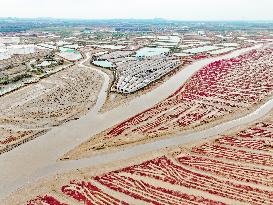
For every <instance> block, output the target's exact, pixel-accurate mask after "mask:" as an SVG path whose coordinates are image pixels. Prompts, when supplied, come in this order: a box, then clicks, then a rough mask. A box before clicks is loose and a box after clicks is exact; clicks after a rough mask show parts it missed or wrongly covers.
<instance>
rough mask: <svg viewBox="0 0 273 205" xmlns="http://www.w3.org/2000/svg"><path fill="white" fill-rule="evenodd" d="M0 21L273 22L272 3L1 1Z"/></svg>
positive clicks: (217, 0)
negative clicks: (38, 18)
mask: <svg viewBox="0 0 273 205" xmlns="http://www.w3.org/2000/svg"><path fill="white" fill-rule="evenodd" d="M0 17H57V18H88V19H111V18H166V19H178V20H273V0H0Z"/></svg>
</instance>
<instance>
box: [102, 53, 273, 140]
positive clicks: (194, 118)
mask: <svg viewBox="0 0 273 205" xmlns="http://www.w3.org/2000/svg"><path fill="white" fill-rule="evenodd" d="M272 51H273V49H269V48H268V49H262V50H255V51H252V52H249V53H247V54H245V55H242V56H239V57H237V58H234V59H230V60H222V61H216V62H214V63H211V64H209V65H208V66H206V67H204V68H202V69H201V70H200V71H199V72H197V73H196V74H195V75H194V76H192V77H191V79H190V80H189V81H188V82H187V83H186V84H184V85H183V86H182V87H181V88H180V89H179V90H177V91H176V92H175V93H174V94H173V95H171V96H170V97H168V98H167V99H166V100H164V101H163V102H161V103H159V104H157V105H156V106H154V107H153V108H151V109H149V110H146V111H144V112H142V113H140V114H138V115H136V116H134V117H132V118H130V119H128V120H126V121H124V122H122V123H120V124H118V125H117V126H115V127H113V128H112V129H110V130H108V132H107V136H106V137H107V138H112V137H117V136H127V135H131V134H135V135H141V136H153V135H158V134H161V133H164V132H174V131H177V130H183V129H185V128H189V127H195V126H199V125H201V124H204V123H206V122H209V121H212V120H215V119H219V118H221V117H223V116H224V115H227V114H229V113H233V112H234V111H236V110H237V109H245V108H247V107H250V106H252V105H255V104H256V103H258V102H260V101H261V100H263V99H265V98H266V97H267V96H270V95H271V94H272V92H273V78H272V76H273V66H272V65H273V64H272V62H273V61H272V60H273V52H272Z"/></svg>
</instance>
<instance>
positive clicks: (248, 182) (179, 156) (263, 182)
mask: <svg viewBox="0 0 273 205" xmlns="http://www.w3.org/2000/svg"><path fill="white" fill-rule="evenodd" d="M272 123H273V110H272V108H271V112H269V113H267V114H266V115H265V116H263V117H261V118H260V119H258V120H256V121H254V122H253V121H252V122H251V123H246V124H241V125H240V126H238V127H234V128H233V129H231V130H228V131H225V132H224V133H221V135H220V136H213V137H210V138H209V139H203V140H200V139H195V140H193V141H190V142H188V143H186V144H183V145H181V144H179V143H177V145H173V146H169V147H168V148H163V149H158V150H156V151H151V152H148V153H147V152H146V153H145V154H140V155H138V156H135V157H131V158H129V159H128V158H126V159H125V160H117V161H112V162H108V163H106V164H98V165H96V166H90V167H88V168H80V166H79V168H78V169H75V170H74V171H70V172H67V173H63V174H58V175H54V176H51V177H48V178H46V179H41V180H40V181H39V182H36V183H35V184H32V185H28V186H27V187H25V188H23V189H20V190H17V191H16V192H15V193H13V194H12V195H11V196H10V197H9V198H7V199H6V200H4V201H3V202H2V204H3V205H13V204H14V205H15V204H16V205H17V204H18V205H19V204H25V203H26V202H27V201H29V200H31V199H37V198H36V196H41V197H43V196H45V195H47V196H52V197H54V198H55V199H57V200H59V201H61V202H63V203H67V204H80V202H78V201H77V200H75V199H73V198H72V197H70V196H69V195H66V194H64V192H63V191H61V188H62V187H63V186H64V185H68V184H71V183H73V182H86V183H87V182H89V183H92V184H93V185H95V186H96V187H99V188H100V191H99V193H107V194H109V195H110V196H112V197H114V198H118V199H119V200H124V201H126V202H127V203H130V204H140V203H141V204H142V203H144V201H142V200H143V199H139V198H135V197H133V196H132V195H130V194H126V195H125V194H123V193H121V192H119V191H116V190H111V189H109V188H108V187H106V186H104V185H102V184H101V183H100V182H98V181H96V180H95V178H96V177H98V178H100V177H101V176H104V175H105V174H106V175H107V174H109V173H110V175H112V174H111V172H112V171H114V172H112V173H118V174H119V173H120V174H121V173H122V176H129V177H132V178H133V179H134V180H135V181H138V180H139V179H142V182H145V183H148V184H151V185H153V186H158V187H162V188H163V187H168V189H171V190H172V189H174V190H177V191H179V192H182V193H184V194H189V195H194V196H195V195H197V196H202V197H204V198H208V199H211V200H216V201H220V202H224V203H228V204H229V203H231V202H232V203H233V204H248V203H251V202H252V200H253V199H257V196H259V195H260V194H261V193H260V192H259V190H262V191H270V190H271V191H272V189H271V187H270V186H271V184H272V181H271V182H270V178H268V177H266V176H263V175H261V174H259V175H255V174H254V175H251V174H250V175H251V176H252V177H251V178H253V181H252V179H251V178H248V177H249V176H250V175H249V169H251V170H252V171H253V172H254V171H255V172H257V173H261V172H265V173H266V172H270V173H272V171H273V170H272V167H270V166H266V165H260V164H259V161H255V160H254V161H253V162H252V161H250V162H240V158H236V159H235V160H228V159H225V158H223V159H222V158H221V161H220V162H221V163H224V164H229V167H233V168H232V169H230V170H225V172H223V170H222V169H223V168H221V166H220V165H221V164H219V165H218V164H215V166H214V168H215V170H216V171H217V172H212V168H211V167H210V169H207V170H206V169H205V170H201V168H198V166H197V167H195V168H192V167H190V166H189V165H188V164H187V163H189V162H190V161H188V160H189V159H191V158H194V157H196V158H197V159H198V160H200V159H202V160H207V161H208V163H211V162H210V160H216V161H217V162H219V161H218V160H219V159H218V158H217V157H213V158H212V157H208V156H206V155H200V154H197V153H196V151H194V149H195V147H197V148H201V147H202V146H203V145H204V144H211V145H214V144H219V142H220V141H219V139H220V138H222V137H223V136H237V134H238V133H245V130H249V129H251V128H256V127H260V126H264V125H265V124H267V125H270V126H271V128H269V127H265V128H266V130H267V133H268V132H271V133H272V125H273V124H272ZM249 133H252V132H249ZM262 137H263V136H260V138H261V139H264V138H262ZM238 139H241V140H244V138H240V137H238ZM268 140H269V141H271V142H272V139H270V138H268ZM220 145H221V146H224V147H226V148H229V147H230V146H228V145H224V144H220ZM246 146H248V145H247V144H246ZM236 149H242V148H240V147H236ZM243 150H246V151H248V152H250V153H252V154H257V153H261V154H264V153H267V154H270V152H268V151H266V150H265V151H257V150H255V148H253V149H252V148H247V149H246V148H245V149H243ZM197 151H198V149H197ZM270 155H272V154H270ZM161 158H164V160H165V159H167V160H170V162H171V163H174V164H175V165H177V166H182V167H183V168H186V169H187V170H189V171H192V172H193V173H195V172H196V173H198V176H200V174H201V175H205V176H206V179H207V180H208V179H211V180H214V183H216V184H217V183H219V180H220V181H226V182H227V187H226V186H223V185H222V186H221V187H222V188H221V189H220V190H221V193H223V195H224V196H219V195H217V193H214V194H210V193H209V192H207V191H205V190H200V189H199V188H198V187H199V186H197V187H195V188H193V189H188V188H186V187H184V186H183V184H178V185H177V186H173V185H170V184H169V183H168V181H164V182H163V180H162V181H161V180H159V179H156V181H155V180H153V177H146V178H139V177H138V175H136V173H127V172H126V171H123V170H126V169H127V168H130V169H133V167H135V168H138V169H139V172H141V170H142V168H141V167H140V166H139V165H140V164H142V163H144V164H145V166H146V164H147V162H149V163H151V165H152V166H150V167H149V170H150V171H151V169H154V168H156V167H157V166H159V165H160V166H162V165H164V164H160V163H159V164H157V163H158V162H160V161H157V160H158V159H161ZM154 160H156V161H155V162H157V163H155V164H154ZM164 163H165V161H164ZM199 163H200V162H199ZM214 163H215V162H214ZM257 163H258V164H257ZM144 164H143V165H142V167H143V168H145V166H144ZM192 166H194V163H192ZM124 168H126V169H124ZM163 168H165V167H160V169H163ZM168 168H170V167H169V166H168ZM204 168H209V166H208V167H206V166H204ZM236 168H237V169H239V170H240V172H243V170H244V169H247V172H246V173H245V175H244V174H243V175H241V174H240V172H231V171H232V170H233V169H236ZM199 169H200V170H199ZM143 173H145V169H143ZM163 173H164V172H162V173H161V174H163ZM165 173H166V174H167V172H165ZM157 176H160V173H159V171H158V172H157ZM171 176H173V175H170V177H171ZM210 177H212V178H210ZM166 179H168V178H166ZM124 180H127V179H126V178H124ZM177 180H178V179H177ZM183 180H186V178H184V179H182V181H183ZM232 183H236V184H240V186H248V187H253V188H255V189H254V191H253V190H251V191H253V193H252V197H246V196H247V194H246V195H245V194H244V193H243V191H241V192H240V194H238V196H237V195H236V197H233V195H225V194H227V193H229V192H230V191H232V192H233V191H235V189H234V188H233V185H232ZM199 185H200V187H202V185H201V184H199ZM79 188H80V187H79ZM208 188H209V189H213V186H209V187H208ZM226 188H228V190H227V189H226ZM237 188H238V187H237ZM85 189H86V190H87V188H85ZM138 189H142V188H141V186H139V187H138ZM80 190H81V189H79V193H81V191H80ZM133 190H134V189H132V191H133ZM215 190H216V191H218V189H215ZM249 191H250V190H249ZM146 192H147V190H146ZM163 193H164V192H163ZM163 193H162V194H163ZM151 194H153V193H151ZM143 196H144V195H143ZM154 197H156V196H154ZM263 197H264V198H263V200H265V201H264V204H269V201H268V200H270V198H268V196H266V195H263ZM193 199H194V198H191V200H193ZM86 200H87V201H90V202H95V200H98V199H97V198H96V194H95V193H94V197H90V198H87V199H86ZM93 200H94V201H93ZM157 200H160V198H159V199H157ZM161 200H162V199H161ZM38 201H39V200H38Z"/></svg>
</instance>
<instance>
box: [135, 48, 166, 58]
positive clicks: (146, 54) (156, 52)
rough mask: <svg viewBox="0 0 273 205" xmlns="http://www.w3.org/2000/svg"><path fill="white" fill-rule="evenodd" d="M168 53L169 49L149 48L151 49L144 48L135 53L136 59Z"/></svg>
mask: <svg viewBox="0 0 273 205" xmlns="http://www.w3.org/2000/svg"><path fill="white" fill-rule="evenodd" d="M169 51H170V49H169V48H159V47H157V48H151V47H144V48H141V49H139V50H138V51H137V52H136V56H137V57H151V56H157V55H161V54H165V53H168V52H169Z"/></svg>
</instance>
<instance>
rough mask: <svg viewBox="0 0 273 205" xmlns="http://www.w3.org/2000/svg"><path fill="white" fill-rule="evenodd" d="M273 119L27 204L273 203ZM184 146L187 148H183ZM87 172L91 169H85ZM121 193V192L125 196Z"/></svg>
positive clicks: (256, 204) (261, 204)
mask: <svg viewBox="0 0 273 205" xmlns="http://www.w3.org/2000/svg"><path fill="white" fill-rule="evenodd" d="M272 136H273V123H272V122H271V121H266V122H265V121H264V122H260V123H256V124H254V125H252V126H250V127H249V128H246V129H244V130H241V131H239V132H237V133H234V134H232V135H224V136H220V137H218V138H217V139H215V140H211V141H209V142H205V143H203V144H201V145H192V146H190V147H188V146H187V149H186V150H188V151H182V150H181V151H180V152H177V151H175V152H172V151H171V152H170V153H169V154H168V155H163V156H161V157H158V158H154V159H152V160H148V161H144V162H142V163H138V164H136V165H133V166H128V167H125V168H122V169H119V170H116V171H112V172H107V173H105V174H102V175H97V176H91V177H90V178H89V177H88V179H85V180H82V181H81V180H78V181H74V180H71V182H70V183H69V184H68V185H64V186H62V187H60V189H59V190H58V191H57V192H55V191H53V195H55V194H56V195H59V196H60V195H62V198H60V199H59V198H54V197H52V196H50V195H49V194H46V195H45V196H43V197H42V196H39V197H37V198H36V199H34V200H31V201H29V202H28V205H40V204H43V205H46V204H48V205H64V203H62V202H60V201H62V200H61V199H64V198H65V200H66V201H69V202H70V203H69V204H87V205H91V204H132V201H134V200H137V201H136V202H135V203H134V204H138V203H139V201H142V202H143V203H148V204H157V205H159V204H177V205H178V204H185V205H188V204H198V205H199V204H206V205H210V204H215V205H218V204H239V203H246V204H255V205H270V204H273V189H272V187H273V182H272V179H273V169H272V166H273V153H272V151H271V150H270V146H266V148H263V147H264V145H265V144H264V143H265V141H264V139H267V140H268V141H267V142H266V143H270V142H273V140H272ZM183 150H185V149H183ZM86 174H88V173H86ZM120 194H121V195H120Z"/></svg>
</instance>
